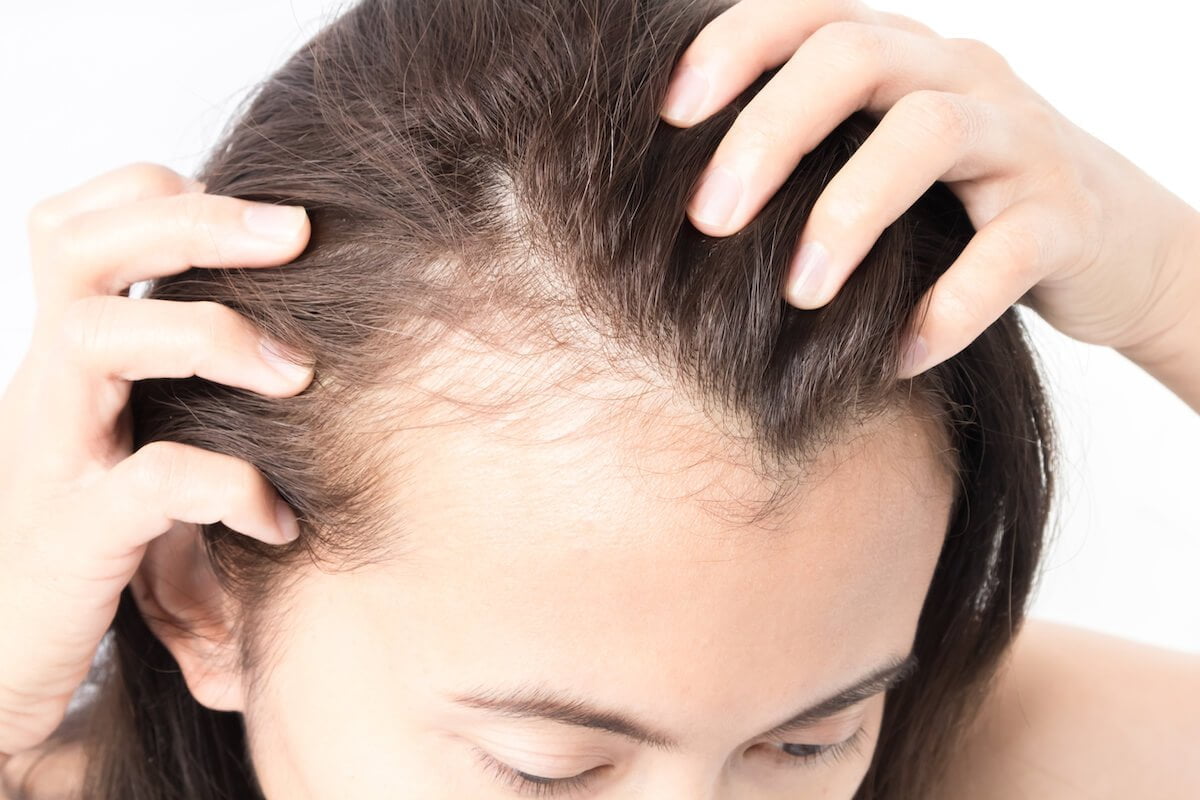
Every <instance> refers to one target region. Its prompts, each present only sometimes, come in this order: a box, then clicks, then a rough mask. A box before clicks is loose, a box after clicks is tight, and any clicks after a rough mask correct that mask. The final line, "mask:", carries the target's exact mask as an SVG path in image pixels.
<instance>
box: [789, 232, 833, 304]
mask: <svg viewBox="0 0 1200 800" xmlns="http://www.w3.org/2000/svg"><path fill="white" fill-rule="evenodd" d="M828 272H829V251H827V250H826V249H825V246H824V245H822V244H821V243H820V242H815V241H814V242H805V243H804V244H803V245H801V247H800V250H799V252H797V253H796V260H795V261H793V262H792V269H791V278H790V281H791V283H790V284H789V286H788V302H790V303H791V304H792V305H794V306H799V307H801V308H815V307H817V306H819V305H821V304H822V303H821V300H822V298H821V289H822V287H823V286H824V284H825V275H826V274H827V273H828Z"/></svg>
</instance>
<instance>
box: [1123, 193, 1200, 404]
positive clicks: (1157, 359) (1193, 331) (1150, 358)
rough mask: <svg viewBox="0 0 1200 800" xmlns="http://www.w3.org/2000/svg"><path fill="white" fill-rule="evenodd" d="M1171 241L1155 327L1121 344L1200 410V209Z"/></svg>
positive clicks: (1128, 355)
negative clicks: (1144, 336) (1131, 341)
mask: <svg viewBox="0 0 1200 800" xmlns="http://www.w3.org/2000/svg"><path fill="white" fill-rule="evenodd" d="M1177 234H1178V235H1177V236H1176V237H1175V238H1174V239H1173V241H1172V242H1171V243H1170V244H1169V245H1168V247H1167V252H1166V255H1165V262H1164V264H1163V265H1162V274H1163V278H1162V280H1163V289H1162V290H1161V294H1160V296H1161V303H1158V304H1156V306H1157V307H1156V308H1155V309H1154V311H1153V314H1154V317H1155V318H1154V320H1152V321H1151V325H1150V329H1151V330H1152V331H1153V333H1151V334H1150V335H1149V336H1147V337H1146V338H1144V339H1142V340H1140V341H1138V342H1137V343H1135V344H1130V345H1126V346H1121V347H1118V348H1115V349H1116V350H1117V352H1119V353H1120V354H1121V355H1123V356H1125V357H1126V358H1128V359H1129V360H1130V361H1133V362H1134V363H1135V364H1137V365H1138V366H1140V367H1141V368H1142V369H1144V370H1145V371H1146V372H1148V373H1150V374H1151V375H1152V376H1154V377H1155V378H1156V379H1158V380H1159V381H1160V382H1162V383H1163V385H1165V386H1166V387H1167V388H1168V389H1170V390H1171V391H1172V392H1174V393H1175V394H1176V395H1178V396H1179V397H1180V399H1182V400H1183V401H1184V402H1185V403H1187V404H1188V405H1190V406H1191V407H1192V408H1193V409H1195V410H1196V411H1197V412H1200V211H1196V210H1194V209H1191V213H1190V214H1189V215H1188V216H1187V217H1186V219H1185V222H1184V224H1183V225H1180V226H1178V228H1177Z"/></svg>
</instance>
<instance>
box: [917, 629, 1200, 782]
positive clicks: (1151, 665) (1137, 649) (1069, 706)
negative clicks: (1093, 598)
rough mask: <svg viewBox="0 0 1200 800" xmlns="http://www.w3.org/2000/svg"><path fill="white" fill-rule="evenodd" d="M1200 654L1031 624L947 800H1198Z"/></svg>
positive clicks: (952, 777) (956, 770) (957, 764)
mask: <svg viewBox="0 0 1200 800" xmlns="http://www.w3.org/2000/svg"><path fill="white" fill-rule="evenodd" d="M1198 751H1200V655H1198V654H1193V653H1184V652H1177V651H1173V650H1167V649H1164V648H1161V647H1155V646H1151V645H1146V644H1140V643H1137V642H1133V641H1129V640H1126V639H1121V638H1118V637H1115V636H1109V635H1106V634H1101V633H1096V632H1093V631H1088V630H1084V629H1082V628H1076V627H1072V626H1068V625H1061V624H1057V623H1052V622H1047V621H1042V620H1029V621H1028V622H1027V623H1026V624H1025V627H1024V628H1023V629H1022V630H1021V632H1020V633H1019V634H1018V635H1017V640H1016V642H1015V643H1014V645H1013V648H1012V651H1011V653H1010V655H1009V658H1008V659H1007V661H1006V662H1005V665H1004V667H1003V668H1002V669H1001V671H1000V673H999V674H998V675H997V678H996V681H995V683H994V684H993V687H992V690H991V692H990V693H989V695H988V698H987V700H986V701H985V703H984V706H983V708H982V710H981V713H980V716H979V719H978V720H977V722H976V725H975V726H974V727H973V729H972V731H971V733H970V734H969V735H968V736H967V737H966V739H965V740H964V742H963V745H962V748H961V750H960V752H959V753H958V755H957V756H956V757H955V759H954V760H953V762H952V763H951V765H950V770H949V774H948V776H947V780H946V782H945V790H944V791H943V792H940V793H939V795H940V796H942V797H945V798H962V797H970V798H974V799H975V800H1002V799H1003V800H1011V798H1015V797H1054V798H1056V800H1076V799H1078V800H1083V798H1088V800H1110V799H1111V800H1116V799H1117V798H1122V800H1124V799H1125V798H1130V797H1145V798H1155V800H1195V798H1197V797H1200V758H1197V752H1198Z"/></svg>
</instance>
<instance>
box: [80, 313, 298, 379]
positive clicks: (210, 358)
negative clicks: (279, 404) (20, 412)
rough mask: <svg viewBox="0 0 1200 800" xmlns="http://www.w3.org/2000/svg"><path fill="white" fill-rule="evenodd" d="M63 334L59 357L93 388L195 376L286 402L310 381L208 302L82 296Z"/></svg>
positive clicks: (252, 330)
mask: <svg viewBox="0 0 1200 800" xmlns="http://www.w3.org/2000/svg"><path fill="white" fill-rule="evenodd" d="M62 333H63V347H64V350H65V353H64V355H65V356H66V358H67V359H68V360H69V361H70V362H71V363H72V364H74V365H75V366H77V367H78V368H79V369H80V370H81V372H82V373H84V374H83V375H82V376H81V377H82V378H84V379H86V380H90V381H92V382H96V381H100V380H108V379H121V380H126V381H137V380H142V379H144V378H188V377H191V376H193V375H195V376H199V377H201V378H205V379H207V380H210V381H214V382H217V383H223V384H227V385H230V386H240V387H242V388H245V389H250V390H252V391H256V392H259V393H261V394H265V395H269V396H272V397H286V396H289V395H294V394H295V393H296V392H298V391H300V390H301V389H303V388H304V387H305V386H307V385H308V384H309V382H310V381H311V380H312V377H313V367H312V365H311V364H305V363H298V362H299V361H301V360H302V359H301V358H300V356H298V355H294V356H293V357H292V360H288V359H286V358H283V357H282V356H283V354H284V353H286V352H287V348H286V347H284V346H283V345H282V344H279V343H276V342H272V341H271V340H270V339H269V338H268V337H266V336H265V335H264V334H263V333H262V332H261V331H259V329H258V328H257V327H256V326H255V325H254V324H253V323H252V322H251V321H250V320H248V319H247V318H245V317H243V316H242V315H241V314H239V313H237V312H236V311H234V310H233V309H232V308H229V307H228V306H225V305H222V304H221V303H215V302H211V301H206V300H202V301H196V302H176V301H170V300H152V299H146V298H143V299H136V300H134V299H130V298H127V297H110V296H94V297H85V298H82V299H80V300H76V301H75V302H74V303H73V304H72V305H71V307H70V313H69V315H68V316H67V317H66V318H65V319H64V325H63V330H62ZM79 388H80V389H84V388H85V387H82V386H81V387H79ZM93 391H95V389H94V388H93Z"/></svg>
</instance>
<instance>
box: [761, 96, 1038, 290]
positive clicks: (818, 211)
mask: <svg viewBox="0 0 1200 800" xmlns="http://www.w3.org/2000/svg"><path fill="white" fill-rule="evenodd" d="M1017 139H1018V132H1017V131H1015V130H1013V126H1012V124H1011V122H1010V121H1009V118H1007V117H1005V116H1004V115H1003V114H999V113H997V112H996V110H995V108H994V107H993V106H992V105H990V104H989V103H986V102H984V101H982V100H978V99H975V98H973V97H968V96H965V95H956V94H951V93H947V92H938V91H934V90H920V91H916V92H912V93H911V94H907V95H905V96H904V97H902V98H900V101H899V102H897V103H896V105H895V106H893V107H892V108H891V109H890V110H889V111H888V112H887V113H886V114H885V115H884V117H883V120H882V121H880V123H879V125H878V127H876V129H875V130H874V131H872V132H871V134H870V135H869V136H868V137H867V139H866V141H865V142H863V144H862V146H861V147H859V149H858V150H856V151H855V152H854V154H853V155H852V156H851V157H850V159H849V160H848V161H847V162H846V164H845V165H843V167H842V168H841V169H840V170H838V172H837V174H836V175H834V177H833V179H832V180H830V182H829V184H828V185H827V186H826V187H825V189H824V190H823V191H822V192H821V196H820V197H819V198H818V199H817V201H816V203H815V204H814V205H813V209H812V212H811V214H810V215H809V218H808V220H807V222H806V223H805V226H804V232H803V234H802V235H801V237H800V243H799V245H798V247H797V255H796V258H795V259H794V261H793V263H792V266H791V268H790V269H789V274H788V276H787V277H786V278H785V290H784V291H785V296H786V298H787V300H788V302H789V303H791V304H792V305H794V306H797V307H798V308H818V307H820V306H822V305H824V304H825V303H827V302H829V300H830V299H831V298H832V297H833V296H834V295H836V294H837V293H838V292H839V291H840V290H841V288H842V286H843V285H844V284H845V282H846V279H847V278H848V277H849V276H850V273H851V272H853V271H854V269H855V268H856V267H857V266H858V264H859V263H860V262H861V261H862V259H863V258H864V257H865V256H866V254H867V253H868V252H869V251H870V250H871V248H872V247H873V246H874V244H875V242H876V241H878V239H879V237H880V235H881V234H882V233H883V231H884V229H885V228H887V226H889V225H891V224H892V223H893V222H895V221H896V220H897V219H899V218H900V216H901V215H902V214H903V213H904V212H905V211H907V210H908V209H909V208H911V207H912V205H913V204H914V203H915V202H916V201H917V200H918V199H919V198H920V197H921V195H923V194H924V193H925V192H926V191H928V189H929V187H931V186H932V185H933V184H934V183H936V182H937V181H939V180H940V181H962V180H970V179H972V178H978V177H980V176H982V175H987V174H992V175H994V174H998V173H1001V172H1005V171H1008V170H1014V169H1016V168H1018V167H1019V166H1020V165H1021V164H1027V163H1028V158H1029V155H1030V154H1029V153H1028V152H1027V151H1024V150H1022V149H1021V148H1020V147H1019V146H1018V145H1017V144H1016V142H1017Z"/></svg>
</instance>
